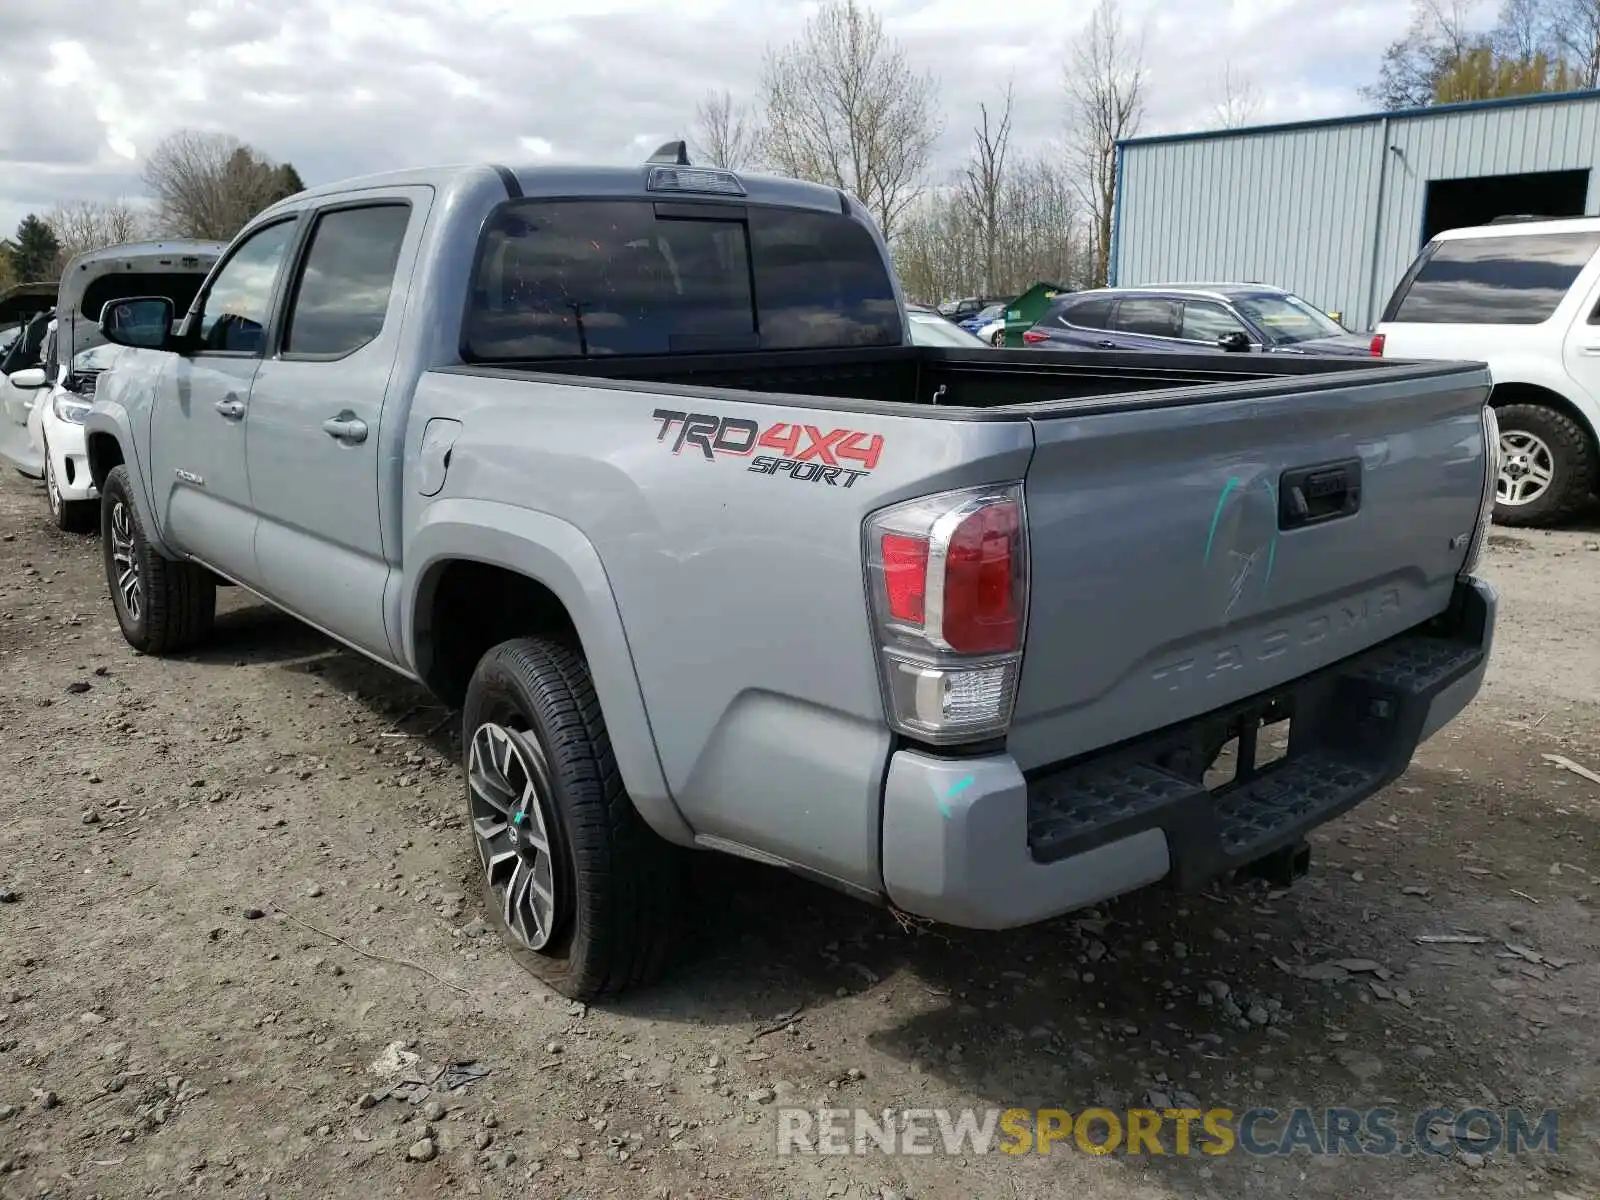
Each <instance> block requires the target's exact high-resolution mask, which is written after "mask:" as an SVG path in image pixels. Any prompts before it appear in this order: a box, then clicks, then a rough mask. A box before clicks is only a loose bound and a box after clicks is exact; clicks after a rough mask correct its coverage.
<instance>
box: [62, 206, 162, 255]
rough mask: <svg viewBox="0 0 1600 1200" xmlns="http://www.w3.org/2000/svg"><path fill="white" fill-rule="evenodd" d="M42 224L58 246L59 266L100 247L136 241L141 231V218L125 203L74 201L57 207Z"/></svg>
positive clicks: (142, 228) (141, 215)
mask: <svg viewBox="0 0 1600 1200" xmlns="http://www.w3.org/2000/svg"><path fill="white" fill-rule="evenodd" d="M45 223H46V224H48V225H49V226H50V228H51V230H52V231H53V232H54V233H55V235H56V240H57V241H58V242H60V243H61V253H60V259H61V266H63V267H65V266H66V265H67V263H69V262H71V261H72V260H73V259H74V258H76V257H77V256H78V255H80V254H84V253H87V252H88V251H90V250H98V249H100V248H101V247H102V246H117V245H120V244H122V243H123V242H131V241H134V240H135V239H137V238H138V237H139V236H140V235H141V234H142V233H143V231H144V226H145V220H144V215H143V214H142V213H140V211H139V210H138V209H136V208H135V207H134V206H133V205H131V204H129V203H128V202H127V201H125V200H111V201H97V200H74V201H71V202H68V203H65V204H58V205H56V206H55V208H53V209H52V210H51V211H50V213H49V215H47V216H46V217H45Z"/></svg>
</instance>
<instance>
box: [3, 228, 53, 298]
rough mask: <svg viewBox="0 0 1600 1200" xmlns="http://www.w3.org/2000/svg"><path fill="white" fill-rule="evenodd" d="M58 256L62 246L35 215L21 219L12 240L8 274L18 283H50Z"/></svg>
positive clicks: (51, 230) (51, 231)
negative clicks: (40, 281)
mask: <svg viewBox="0 0 1600 1200" xmlns="http://www.w3.org/2000/svg"><path fill="white" fill-rule="evenodd" d="M60 254H61V243H60V241H59V240H57V238H56V235H55V231H54V230H53V229H51V228H50V226H49V224H48V222H46V221H44V220H43V219H42V218H40V217H39V216H38V215H37V214H36V213H29V214H28V215H27V216H25V217H23V218H22V224H20V225H18V226H17V235H16V237H15V238H14V239H13V240H12V245H11V247H10V258H11V273H12V274H13V275H15V276H16V277H17V280H18V282H20V283H32V282H34V281H35V280H49V279H51V278H53V277H54V276H55V272H56V269H57V266H58V265H59V256H60Z"/></svg>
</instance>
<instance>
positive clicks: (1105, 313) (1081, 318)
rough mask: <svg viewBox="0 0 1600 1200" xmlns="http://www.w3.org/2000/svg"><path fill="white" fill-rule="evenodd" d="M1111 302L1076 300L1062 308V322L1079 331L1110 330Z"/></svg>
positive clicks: (1103, 299)
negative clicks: (1075, 327)
mask: <svg viewBox="0 0 1600 1200" xmlns="http://www.w3.org/2000/svg"><path fill="white" fill-rule="evenodd" d="M1111 304H1112V302H1111V300H1109V299H1108V298H1106V297H1101V298H1099V299H1096V300H1076V301H1072V302H1070V303H1067V304H1064V305H1062V306H1061V322H1062V324H1065V325H1076V326H1077V327H1078V328H1079V329H1109V328H1110V327H1111Z"/></svg>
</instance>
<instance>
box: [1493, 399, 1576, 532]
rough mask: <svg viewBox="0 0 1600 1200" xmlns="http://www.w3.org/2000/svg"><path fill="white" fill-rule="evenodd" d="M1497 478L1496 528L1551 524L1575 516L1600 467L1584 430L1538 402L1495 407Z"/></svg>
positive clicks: (1560, 413)
mask: <svg viewBox="0 0 1600 1200" xmlns="http://www.w3.org/2000/svg"><path fill="white" fill-rule="evenodd" d="M1495 416H1496V417H1497V418H1498V419H1499V422H1500V474H1499V476H1498V477H1497V478H1496V480H1495V488H1494V501H1495V503H1494V519H1495V521H1496V522H1498V523H1499V524H1501V525H1554V524H1558V523H1559V522H1561V521H1565V520H1567V519H1568V518H1570V517H1573V516H1575V515H1577V513H1578V512H1579V510H1580V509H1582V508H1583V507H1584V505H1586V504H1587V503H1588V502H1589V496H1590V495H1591V494H1592V493H1593V492H1594V490H1595V485H1596V483H1597V482H1600V463H1597V462H1596V456H1595V450H1594V447H1593V446H1592V445H1591V443H1590V441H1589V438H1588V435H1587V434H1586V433H1585V432H1584V430H1583V429H1582V428H1581V427H1580V426H1579V425H1578V423H1577V422H1576V421H1574V420H1573V419H1572V418H1571V417H1569V416H1567V415H1566V414H1565V413H1563V412H1561V411H1559V410H1558V409H1554V408H1547V407H1546V406H1545V405H1542V404H1507V405H1505V406H1504V407H1502V408H1496V409H1495Z"/></svg>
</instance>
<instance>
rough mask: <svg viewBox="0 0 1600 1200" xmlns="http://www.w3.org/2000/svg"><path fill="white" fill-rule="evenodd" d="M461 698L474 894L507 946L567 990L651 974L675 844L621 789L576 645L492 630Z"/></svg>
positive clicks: (594, 989) (607, 990) (663, 941)
mask: <svg viewBox="0 0 1600 1200" xmlns="http://www.w3.org/2000/svg"><path fill="white" fill-rule="evenodd" d="M462 708H463V713H462V747H463V755H464V757H465V760H466V761H465V768H466V787H467V819H468V825H469V828H470V830H471V832H472V839H473V845H474V848H475V849H476V850H477V855H478V864H479V867H480V869H481V871H482V875H483V896H484V903H485V905H486V906H487V908H488V910H489V912H490V913H491V914H492V920H493V922H494V924H495V925H496V926H497V927H498V929H499V931H500V934H501V936H502V937H503V938H504V939H505V941H506V943H507V945H508V946H509V947H510V949H511V952H512V954H513V956H514V957H515V958H516V959H517V961H518V962H519V963H520V964H521V965H522V966H523V967H525V968H526V969H527V970H528V971H530V972H531V973H532V974H533V975H535V976H537V977H538V978H539V979H541V980H543V981H544V982H545V983H547V984H549V985H550V986H551V987H552V988H554V989H555V990H556V991H558V992H560V993H561V994H562V995H564V996H568V997H570V998H572V999H575V1000H584V1001H587V1000H592V999H595V998H597V997H599V996H603V995H609V994H615V993H617V992H621V991H623V990H625V989H627V988H629V987H633V986H635V985H638V984H642V983H646V982H648V981H649V980H651V979H652V978H654V977H655V976H656V975H657V974H659V972H660V971H661V969H662V967H663V965H664V964H665V962H666V959H667V954H668V952H669V950H670V948H671V945H672V942H673V940H674V935H675V933H676V927H677V920H678V914H679V904H680V897H681V867H682V863H681V855H680V852H679V851H678V849H677V848H676V847H674V846H671V845H669V844H668V843H666V842H665V841H663V840H662V839H661V838H660V837H659V836H657V834H656V833H655V831H654V830H652V829H651V828H650V827H649V826H648V825H646V824H645V823H644V821H643V819H642V818H641V817H640V816H639V814H638V812H637V811H635V809H634V807H633V802H632V801H631V800H630V799H629V798H628V795H627V793H626V792H625V791H624V790H623V787H622V778H621V776H620V775H619V774H618V771H617V764H616V759H615V758H614V756H613V755H612V752H611V741H610V738H609V737H608V736H607V734H606V728H605V722H604V720H603V718H602V716H601V713H600V704H599V701H598V700H597V699H596V697H595V693H594V685H593V683H592V682H591V680H590V676H589V667H588V664H587V663H586V662H585V661H584V659H583V656H582V655H581V654H580V653H578V652H577V651H575V650H573V649H572V648H570V647H568V646H566V645H564V644H562V643H560V642H556V641H552V640H549V639H546V638H537V637H529V638H516V639H513V640H512V641H508V642H502V643H501V644H500V645H498V646H496V647H494V648H493V649H492V650H490V651H489V652H488V653H487V654H485V655H484V657H483V659H482V661H480V662H479V664H478V667H477V670H476V671H474V672H473V676H472V681H471V683H469V684H468V687H467V696H466V701H465V703H464V704H463V705H462Z"/></svg>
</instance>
